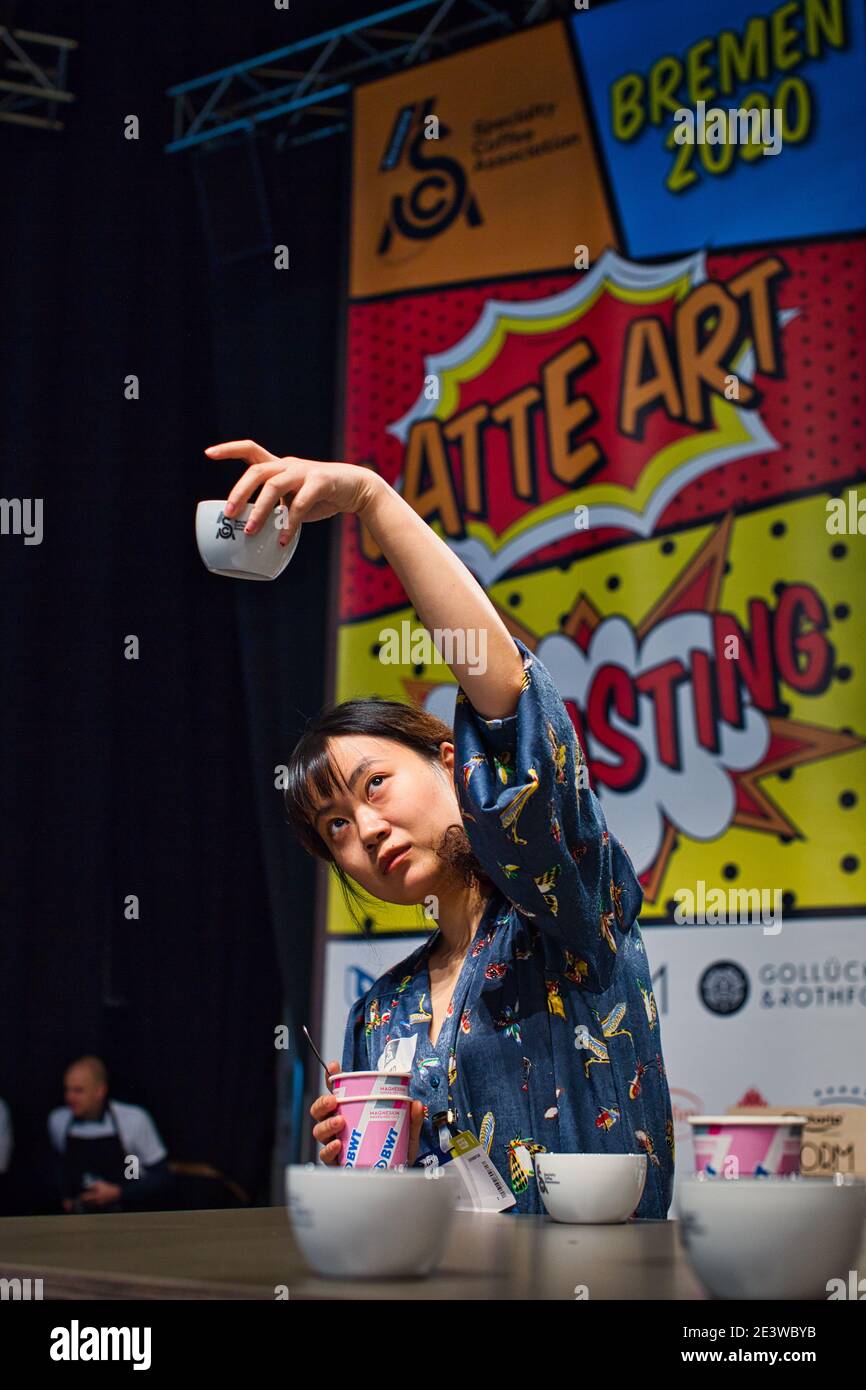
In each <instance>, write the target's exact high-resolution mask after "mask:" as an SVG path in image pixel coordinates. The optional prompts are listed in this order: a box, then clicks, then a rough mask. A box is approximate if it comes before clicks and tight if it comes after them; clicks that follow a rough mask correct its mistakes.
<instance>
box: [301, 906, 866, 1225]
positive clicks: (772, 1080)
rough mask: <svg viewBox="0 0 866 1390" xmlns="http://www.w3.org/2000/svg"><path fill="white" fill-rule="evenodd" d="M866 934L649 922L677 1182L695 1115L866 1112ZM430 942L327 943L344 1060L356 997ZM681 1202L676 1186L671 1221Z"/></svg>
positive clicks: (823, 923) (332, 1037)
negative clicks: (747, 1109)
mask: <svg viewBox="0 0 866 1390" xmlns="http://www.w3.org/2000/svg"><path fill="white" fill-rule="evenodd" d="M774 926H775V924H774ZM864 928H866V919H863V918H848V919H839V918H835V919H832V920H829V919H826V918H824V919H820V918H817V919H803V920H795V921H790V920H785V921H783V922H782V923H781V930H778V931H775V934H773V933H772V932H766V933H765V931H764V929H763V926H762V925H761V923H760V922H758V923H756V924H755V925H744V926H734V927H728V926H683V927H651V926H642V932H643V938H644V944H645V946H646V950H647V955H648V957H649V961H650V965H651V968H652V981H653V992H654V994H655V997H656V1002H657V1005H658V1011H659V1022H660V1028H661V1039H662V1048H663V1053H664V1061H665V1068H666V1071H667V1080H668V1085H669V1087H670V1092H671V1103H672V1105H673V1111H674V1122H675V1136H676V1176H677V1181H679V1180H680V1179H681V1178H683V1177H686V1176H688V1175H689V1174H691V1173H692V1172H693V1171H694V1153H693V1149H692V1142H691V1127H690V1126H689V1124H688V1123H687V1117H688V1116H689V1115H703V1114H710V1115H716V1114H719V1113H723V1112H724V1111H726V1110H727V1109H728V1108H729V1106H732V1105H744V1104H758V1105H760V1104H767V1105H785V1106H791V1107H796V1106H803V1105H808V1106H810V1107H815V1106H820V1105H827V1106H831V1107H838V1106H842V1105H863V1106H866V1069H864V1060H866V930H864ZM425 939H426V938H425V937H424V936H412V937H398V938H389V937H387V936H382V937H377V938H375V939H374V940H370V941H357V940H354V939H342V938H331V939H330V940H329V941H328V944H327V954H326V975H325V1011H324V1019H323V1027H322V1036H323V1038H324V1041H325V1056H326V1057H327V1058H329V1059H330V1058H331V1057H337V1058H340V1059H341V1058H342V1047H343V1035H344V1032H345V1027H346V1016H347V1014H348V1010H349V1007H350V1005H351V1004H352V1002H353V1001H354V999H356V998H357V997H358V996H359V995H361V994H364V993H366V991H367V989H369V987H370V985H372V984H373V983H374V981H375V980H376V979H378V977H379V976H380V975H381V974H382V973H383V972H384V971H385V970H388V969H389V968H390V967H391V966H392V965H395V964H396V963H397V962H398V961H400V960H403V959H404V958H405V957H406V956H408V955H410V954H411V952H412V951H414V950H415V948H416V946H418V945H420V944H421V942H422V941H423V940H425ZM640 1060H642V1061H643V1060H645V1059H643V1058H641V1059H640ZM646 1060H649V1059H646ZM660 1138H662V1139H663V1136H660ZM675 1203H676V1188H675V1196H674V1205H672V1207H671V1215H675Z"/></svg>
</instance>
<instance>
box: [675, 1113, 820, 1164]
mask: <svg viewBox="0 0 866 1390" xmlns="http://www.w3.org/2000/svg"><path fill="white" fill-rule="evenodd" d="M688 1122H689V1124H690V1125H691V1126H692V1135H693V1138H694V1146H695V1171H696V1172H698V1173H706V1175H707V1176H708V1177H717V1176H718V1175H719V1174H722V1176H725V1175H726V1173H730V1174H731V1175H732V1176H740V1177H761V1176H768V1177H785V1176H786V1175H787V1174H789V1173H799V1171H800V1145H801V1142H802V1136H803V1126H804V1125H805V1124H806V1122H807V1121H806V1117H805V1115H690V1116H689V1121H688Z"/></svg>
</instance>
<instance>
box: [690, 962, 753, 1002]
mask: <svg viewBox="0 0 866 1390" xmlns="http://www.w3.org/2000/svg"><path fill="white" fill-rule="evenodd" d="M698 993H699V994H700V996H701V1000H702V1002H703V1004H704V1007H705V1008H707V1009H709V1011H710V1013H711V1014H736V1013H739V1011H740V1009H741V1008H742V1007H743V1005H744V1004H745V1002H746V1000H747V999H748V997H749V977H748V975H747V974H746V972H745V970H743V968H742V966H740V965H738V964H737V962H736V961H734V960H717V961H713V964H712V965H708V966H707V968H706V970H705V971H704V973H703V975H702V976H701V978H700V981H699V982H698Z"/></svg>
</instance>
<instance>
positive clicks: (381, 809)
mask: <svg viewBox="0 0 866 1390" xmlns="http://www.w3.org/2000/svg"><path fill="white" fill-rule="evenodd" d="M328 748H329V752H330V756H331V762H332V764H333V765H334V766H335V768H336V769H337V770H338V771H339V773H340V775H341V778H342V782H343V783H344V784H345V785H343V786H340V787H339V788H338V790H337V792H336V793H335V794H334V798H333V801H332V802H330V803H326V802H322V803H321V804H320V806H319V810H318V815H317V819H316V830H317V831H318V833H319V835H320V836H321V838H322V839H323V840H324V842H325V844H326V845H327V846H328V848H329V849H330V851H331V853H332V854H333V856H334V859H335V860H336V862H337V864H338V866H339V867H340V868H341V869H343V870H344V872H345V873H347V874H349V875H350V876H351V877H352V878H353V879H355V881H356V883H358V884H360V886H361V887H362V888H363V889H365V890H366V891H367V892H369V893H372V894H373V895H374V896H375V897H377V898H380V899H382V901H384V902H391V903H401V904H403V905H405V906H409V905H411V904H416V903H423V901H424V899H425V898H426V897H427V896H428V895H430V894H432V893H435V892H436V891H437V889H438V887H439V886H440V883H441V878H442V861H441V860H440V859H439V857H438V855H437V853H436V847H437V846H438V845H439V844H440V843H441V841H442V839H443V836H445V834H446V832H447V831H448V830H449V827H452V826H454V825H457V826H458V827H459V828H460V829H461V830H462V829H463V822H462V820H461V818H460V807H459V805H458V802H457V795H456V792H455V790H454V780H453V769H454V745H453V744H452V743H447V742H446V743H443V744H441V745H440V762H439V763H438V764H437V765H435V766H434V765H433V764H432V763H430V762H429V761H428V760H427V759H425V758H423V757H421V755H420V754H418V753H416V752H415V750H414V749H412V748H407V747H406V746H405V745H404V744H402V743H398V742H396V741H395V740H393V739H388V738H373V737H371V736H370V735H367V734H340V735H339V736H337V737H334V738H332V739H330V740H329V743H328ZM347 787H348V790H346V788H347ZM395 850H400V851H405V853H402V855H401V857H399V858H394V862H393V864H389V863H388V857H389V856H393V853H394V851H395Z"/></svg>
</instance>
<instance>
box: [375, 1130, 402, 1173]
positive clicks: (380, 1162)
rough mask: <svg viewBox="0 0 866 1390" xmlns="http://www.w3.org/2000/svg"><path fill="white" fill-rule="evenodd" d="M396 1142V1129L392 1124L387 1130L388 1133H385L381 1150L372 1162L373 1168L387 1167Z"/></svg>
mask: <svg viewBox="0 0 866 1390" xmlns="http://www.w3.org/2000/svg"><path fill="white" fill-rule="evenodd" d="M396 1143H397V1131H396V1129H394V1128H393V1126H392V1127H391V1129H389V1130H388V1134H387V1136H386V1138H385V1142H384V1144H383V1145H382V1148H381V1150H380V1152H379V1157H378V1158H377V1159H376V1162H375V1163H374V1164H373V1167H374V1168H387V1167H388V1164H389V1163H390V1162H391V1155H392V1154H393V1152H394V1145H395V1144H396Z"/></svg>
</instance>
